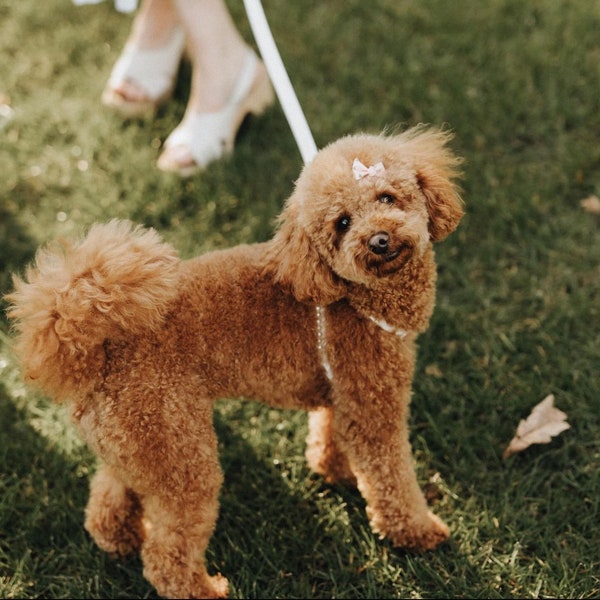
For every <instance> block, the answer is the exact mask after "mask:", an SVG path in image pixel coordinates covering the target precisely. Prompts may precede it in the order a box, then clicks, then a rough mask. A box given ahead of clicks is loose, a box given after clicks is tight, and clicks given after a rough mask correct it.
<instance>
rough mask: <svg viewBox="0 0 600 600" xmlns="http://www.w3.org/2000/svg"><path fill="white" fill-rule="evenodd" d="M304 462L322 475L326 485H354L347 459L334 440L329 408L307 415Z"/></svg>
mask: <svg viewBox="0 0 600 600" xmlns="http://www.w3.org/2000/svg"><path fill="white" fill-rule="evenodd" d="M306 460H307V462H308V466H309V467H310V468H311V469H312V470H313V471H314V472H315V473H318V474H319V475H322V476H323V477H324V478H325V481H327V483H345V484H348V485H353V486H355V485H356V478H355V477H354V474H353V473H352V470H351V469H350V463H349V462H348V458H347V457H346V455H345V454H344V453H343V452H342V451H341V450H340V448H339V446H338V444H337V442H336V441H335V439H334V429H333V411H332V410H331V409H330V408H319V409H316V410H313V411H311V412H310V413H309V415H308V435H307V437H306Z"/></svg>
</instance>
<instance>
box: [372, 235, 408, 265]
mask: <svg viewBox="0 0 600 600" xmlns="http://www.w3.org/2000/svg"><path fill="white" fill-rule="evenodd" d="M367 246H368V247H369V250H370V251H371V252H372V253H373V254H376V255H377V256H379V257H381V258H382V259H383V260H384V261H385V262H389V261H392V260H394V259H395V258H396V257H397V256H398V255H399V254H400V251H401V250H402V247H400V248H397V249H395V250H393V249H392V248H391V246H390V235H389V233H387V231H379V232H377V233H376V234H375V235H372V236H371V237H370V238H369V241H368V242H367Z"/></svg>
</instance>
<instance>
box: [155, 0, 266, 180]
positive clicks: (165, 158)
mask: <svg viewBox="0 0 600 600" xmlns="http://www.w3.org/2000/svg"><path fill="white" fill-rule="evenodd" d="M173 3H174V6H175V7H176V9H177V12H178V15H179V20H180V22H181V24H182V26H183V28H184V31H185V35H186V42H187V51H188V55H189V57H190V61H191V63H192V83H191V92H190V98H189V101H188V104H187V108H186V113H185V116H184V119H183V121H182V123H181V124H180V125H179V126H178V128H177V129H176V130H175V131H174V132H173V134H172V135H171V136H169V139H168V140H167V141H166V142H165V150H164V151H163V154H162V155H161V157H160V158H159V162H158V166H159V167H160V168H161V169H163V170H165V171H175V172H178V173H180V174H181V175H189V174H191V173H193V172H194V171H195V170H197V169H198V168H201V167H204V166H206V164H208V163H209V162H210V161H212V160H214V159H216V158H219V157H220V156H222V155H223V154H225V153H226V152H228V151H230V150H231V148H232V146H233V141H234V138H235V134H236V133H237V130H238V128H239V125H240V124H241V121H242V120H243V118H244V116H245V115H246V114H248V113H256V114H258V113H261V112H262V111H263V110H264V109H265V107H266V106H267V105H268V104H270V103H271V102H272V101H273V98H274V96H273V91H272V88H271V86H270V83H269V79H268V75H267V73H266V70H265V68H264V66H263V64H262V62H261V61H260V60H258V59H257V57H256V55H255V54H254V51H253V50H252V49H251V48H250V47H249V46H248V44H247V43H246V42H245V41H244V39H243V37H242V36H241V34H240V33H239V31H238V30H237V28H236V26H235V24H234V22H233V20H232V18H231V15H230V13H229V11H228V9H227V6H226V5H225V2H224V0H173Z"/></svg>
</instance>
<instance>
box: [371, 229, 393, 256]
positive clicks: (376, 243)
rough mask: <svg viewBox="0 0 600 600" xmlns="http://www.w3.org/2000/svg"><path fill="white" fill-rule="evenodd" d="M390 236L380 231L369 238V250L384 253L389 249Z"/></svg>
mask: <svg viewBox="0 0 600 600" xmlns="http://www.w3.org/2000/svg"><path fill="white" fill-rule="evenodd" d="M389 243H390V236H389V235H388V234H387V233H386V232H385V231H380V232H379V233H376V234H375V235H374V236H372V237H371V239H370V240H369V250H370V251H371V252H373V253H375V254H385V253H386V252H387V251H388V250H389Z"/></svg>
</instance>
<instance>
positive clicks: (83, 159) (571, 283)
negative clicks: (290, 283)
mask: <svg viewBox="0 0 600 600" xmlns="http://www.w3.org/2000/svg"><path fill="white" fill-rule="evenodd" d="M230 6H231V9H232V12H233V13H234V15H235V17H236V22H237V23H239V26H240V28H241V29H242V31H243V34H244V35H245V37H246V39H248V40H252V37H251V33H250V30H249V27H248V24H247V21H246V19H245V16H244V10H243V6H242V3H241V2H233V1H232V2H230ZM264 6H265V11H266V13H267V16H268V18H269V22H270V24H271V27H272V29H273V32H274V35H275V38H276V40H277V42H278V45H279V48H280V51H281V53H282V56H283V58H284V61H285V64H286V65H287V68H288V70H289V73H290V77H291V79H292V81H293V83H294V86H295V88H296V90H297V93H298V96H299V99H300V102H301V104H302V106H303V108H304V111H305V113H306V115H307V118H308V121H309V123H310V125H311V129H312V131H313V133H314V135H315V138H316V141H317V145H319V146H323V145H325V144H326V143H328V142H330V141H332V140H334V139H335V138H337V137H339V136H341V135H343V134H346V133H351V132H356V131H359V130H365V131H371V132H377V131H381V130H382V129H384V128H386V127H387V128H396V127H397V128H404V127H406V126H410V125H415V124H417V123H419V122H425V123H430V124H434V125H446V126H448V127H450V128H451V129H452V130H453V131H454V132H455V140H454V142H453V148H454V149H455V150H456V152H458V153H459V154H461V155H463V156H464V157H465V159H466V162H465V178H464V182H463V190H464V198H465V201H466V206H467V215H466V217H465V218H464V220H463V222H462V224H461V226H460V228H459V230H458V231H457V233H455V234H453V235H452V236H451V237H450V238H448V240H446V241H445V242H443V244H441V245H440V246H439V247H438V251H437V256H438V263H439V266H440V274H439V294H438V303H437V307H436V311H435V314H434V317H433V319H432V324H431V327H430V329H429V330H428V332H427V333H426V334H424V335H423V336H422V337H421V339H420V351H419V363H418V370H417V376H416V380H415V385H414V400H413V407H412V441H413V446H414V452H415V459H416V466H417V470H418V474H419V478H420V481H421V482H422V484H423V486H424V487H425V488H426V489H427V490H428V494H429V495H430V497H431V499H432V502H433V504H434V510H435V511H436V512H437V513H438V514H440V515H441V516H442V517H443V518H444V519H445V520H446V521H447V522H448V523H449V525H450V527H451V529H452V532H453V537H452V539H451V541H450V542H449V543H448V544H446V545H445V546H444V547H442V548H441V549H440V550H439V551H437V552H435V553H431V554H426V555H412V554H407V553H404V552H401V551H397V550H394V549H392V548H391V547H390V546H389V544H387V543H386V542H381V541H379V540H378V539H376V538H375V536H373V535H372V534H371V532H370V530H369V528H368V524H367V521H366V517H365V514H364V505H363V502H362V500H361V498H360V496H359V495H358V493H356V492H355V491H352V490H346V489H342V488H335V487H329V486H326V485H325V484H324V483H323V482H322V481H321V480H320V479H319V478H317V477H314V476H312V475H311V474H310V473H309V471H308V469H307V467H306V464H305V462H304V458H303V443H304V442H303V440H304V436H305V434H306V417H305V415H303V414H296V413H291V412H286V411H283V412H281V411H273V410H269V409H266V408H264V407H262V406H260V405H257V404H251V403H250V404H248V403H242V402H239V401H229V402H227V401H223V402H220V403H219V405H218V409H217V414H216V417H215V421H216V426H217V429H218V433H219V438H220V442H221V446H222V464H223V468H224V471H225V474H226V484H225V486H224V489H223V492H222V499H221V500H222V502H221V505H222V509H221V515H220V520H219V523H218V527H217V531H216V534H215V536H214V538H213V540H212V542H211V545H210V548H209V561H210V568H211V569H212V570H215V571H216V570H219V571H221V572H223V573H224V574H226V575H227V577H228V578H229V580H230V583H231V589H232V592H231V593H232V597H236V598H505V597H511V598H548V597H561V598H593V597H598V596H599V595H600V555H599V552H598V548H600V534H599V528H598V525H599V522H600V521H599V498H600V443H599V441H598V440H599V438H600V427H599V415H600V385H599V379H598V372H599V368H600V318H599V317H600V222H599V217H598V215H594V214H590V213H587V212H585V211H584V210H583V209H582V208H581V206H580V204H579V203H580V200H582V199H583V198H585V197H587V196H590V195H592V194H596V195H600V41H599V37H598V32H599V31H600V5H599V4H598V3H596V2H590V1H589V0H570V1H569V2H566V1H559V0H532V1H530V2H523V1H522V0H487V1H486V2H482V1H481V0H459V1H457V2H447V1H446V0H418V1H417V0H374V1H372V2H365V1H364V0H362V1H359V0H343V1H342V0H329V1H328V2H310V1H308V0H294V1H293V2H285V3H284V2H279V1H277V0H265V2H264ZM129 25H130V17H128V16H124V15H120V14H118V13H116V12H115V11H114V10H113V9H112V7H111V5H110V3H108V2H107V3H104V4H102V5H98V6H92V7H86V8H79V9H77V8H74V7H73V6H72V5H71V3H70V2H69V1H68V0H46V1H45V2H36V1H34V0H19V2H12V1H10V0H0V32H1V35H0V56H2V60H1V61H0V93H4V94H7V95H8V96H9V97H10V99H11V104H12V106H13V108H14V110H15V119H14V121H13V122H12V123H11V124H10V125H9V126H8V127H7V128H5V129H4V130H1V131H0V173H1V174H2V175H1V177H0V293H1V294H3V293H5V292H7V291H9V290H10V289H11V279H10V274H11V273H12V272H15V271H16V272H20V271H22V270H23V268H24V266H25V265H26V264H27V263H28V261H29V260H30V259H31V258H32V256H33V253H34V251H35V249H36V248H37V246H38V245H39V244H41V243H43V242H45V241H47V240H49V239H52V238H55V237H57V236H64V235H70V234H76V233H79V232H80V231H82V230H83V229H85V228H86V227H87V226H88V225H90V224H91V223H93V222H95V221H104V220H108V219H110V218H113V217H126V218H131V219H133V220H135V221H137V222H140V223H143V224H146V225H150V226H154V227H156V228H157V229H158V230H159V231H160V232H161V234H162V235H163V236H164V237H165V238H166V239H168V240H169V241H171V242H172V243H174V244H175V245H176V247H177V248H178V249H179V251H180V252H181V254H182V256H191V255H194V254H196V253H199V252H202V251H205V250H208V249H212V248H216V247H226V246H230V245H233V244H236V243H239V242H252V241H261V240H264V239H267V238H268V237H269V236H270V235H271V234H272V231H273V223H274V219H275V216H276V215H277V213H278V211H279V210H280V208H281V206H282V203H283V201H284V199H285V198H286V197H287V196H288V195H289V193H290V192H291V190H292V186H293V182H294V180H295V178H296V177H297V175H298V173H299V170H300V168H301V166H302V164H301V158H300V154H299V152H298V150H297V148H296V146H295V143H294V140H293V137H292V135H291V133H290V130H289V127H288V125H287V123H286V122H285V118H284V116H283V112H282V111H281V109H280V108H279V107H278V106H276V107H274V108H273V109H271V110H269V111H268V112H267V113H266V115H265V116H264V117H263V118H261V119H259V120H253V121H251V122H249V123H247V124H245V125H244V127H243V129H242V131H241V132H240V135H239V137H238V142H237V145H236V151H235V153H234V155H233V156H232V157H231V159H230V160H224V161H221V162H219V163H216V164H214V165H213V166H211V167H210V168H209V169H208V170H207V171H206V173H204V174H203V175H201V176H198V177H194V178H192V179H190V180H185V181H182V180H179V179H178V178H176V177H170V176H166V175H164V174H162V173H160V172H159V171H157V170H156V169H155V168H154V161H155V160H156V157H157V155H158V148H159V145H160V143H161V141H162V140H164V138H165V137H166V135H167V134H168V133H169V132H170V131H171V129H172V128H173V127H174V126H175V125H176V124H177V122H178V120H179V119H180V117H181V115H182V113H183V110H184V108H185V101H186V94H187V91H188V89H189V67H188V66H185V65H184V67H183V68H182V73H181V78H180V82H179V84H178V88H177V90H176V98H175V100H174V101H173V102H172V103H171V104H170V105H169V106H168V107H166V108H165V109H164V110H163V111H161V112H160V114H159V115H157V117H156V118H155V119H149V120H143V121H134V122H130V123H123V122H121V121H120V120H119V119H118V118H117V117H115V116H114V115H112V114H110V113H109V112H107V111H105V110H103V109H102V107H101V106H100V103H99V97H100V94H101V91H102V87H103V86H104V83H105V81H106V79H107V77H108V74H109V71H110V68H111V66H112V64H113V62H114V60H115V59H116V57H117V55H118V52H119V50H120V48H121V46H122V44H123V42H124V40H125V38H126V36H127V33H128V28H129ZM8 335H9V327H8V323H7V321H6V319H5V318H4V317H2V318H1V319H0V436H1V437H0V597H2V598H16V597H19V598H39V597H44V598H64V597H74V598H78V597H81V598H141V597H155V592H154V590H153V589H152V587H151V586H150V585H149V584H148V583H147V582H146V581H145V580H144V579H143V577H142V574H141V564H140V562H139V560H138V559H129V560H123V561H113V560H111V559H110V558H108V557H107V556H106V555H105V554H104V553H103V552H101V551H100V550H99V549H98V548H96V547H95V545H94V544H93V542H92V541H91V540H90V538H89V537H88V536H87V534H86V533H85V531H84V529H83V526H82V522H83V510H84V507H85V503H86V497H87V485H88V478H89V474H90V472H92V471H93V469H94V459H93V457H92V455H91V454H90V453H89V452H88V450H87V449H86V448H85V447H83V446H82V445H81V443H80V442H79V440H78V438H77V435H76V433H75V432H74V430H73V429H72V427H71V425H70V424H69V423H68V421H67V420H66V418H65V415H64V412H63V411H62V409H61V408H60V407H58V408H57V407H55V406H53V405H52V404H50V403H49V402H48V401H47V400H46V399H45V398H42V397H39V396H36V395H34V394H33V393H32V392H31V391H29V390H27V389H26V388H25V387H24V386H23V384H22V382H21V381H20V379H19V375H18V371H17V368H16V365H15V363H14V360H13V357H12V356H11V353H10V348H9V339H8ZM549 393H553V394H554V395H555V398H556V404H557V406H558V407H559V408H561V409H562V410H564V411H565V412H566V413H567V414H568V419H569V422H570V423H571V429H570V430H568V431H566V432H564V433H563V434H561V435H560V436H559V437H557V438H555V439H554V440H553V441H552V442H551V443H550V444H548V445H539V446H534V447H531V448H529V449H528V450H526V451H525V452H523V453H522V454H519V455H516V456H514V457H511V458H510V459H508V460H506V461H503V460H502V458H501V456H502V451H503V450H504V447H505V446H506V445H507V443H508V442H509V440H510V439H511V437H512V436H513V434H514V431H515V428H516V426H517V424H518V421H519V419H521V418H524V417H525V416H526V415H527V414H528V413H529V411H530V410H531V408H532V407H533V406H534V405H535V404H536V403H537V402H539V401H540V400H541V399H542V398H544V397H545V396H546V395H547V394H549Z"/></svg>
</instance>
